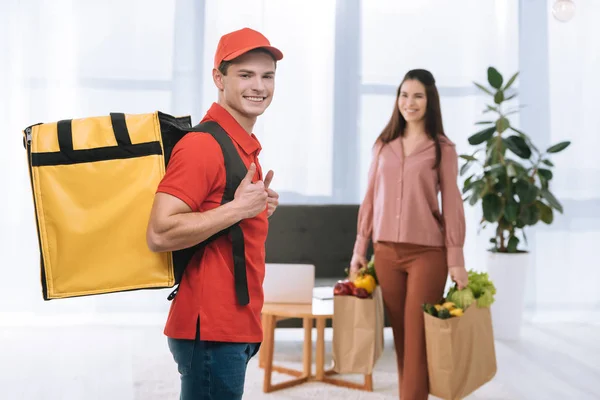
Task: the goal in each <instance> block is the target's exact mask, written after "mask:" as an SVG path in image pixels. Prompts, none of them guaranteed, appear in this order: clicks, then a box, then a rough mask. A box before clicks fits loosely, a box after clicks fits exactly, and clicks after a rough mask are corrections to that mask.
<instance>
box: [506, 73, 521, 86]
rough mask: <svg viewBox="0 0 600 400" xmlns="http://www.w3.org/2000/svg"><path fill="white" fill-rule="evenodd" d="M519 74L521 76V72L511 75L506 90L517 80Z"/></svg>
mask: <svg viewBox="0 0 600 400" xmlns="http://www.w3.org/2000/svg"><path fill="white" fill-rule="evenodd" d="M517 76H519V72H516V73H515V74H514V75H513V76H511V77H510V79H509V80H508V82H506V85H505V86H504V90H506V89H508V88H509V87H510V86H511V85H512V84H513V83H514V82H515V79H517Z"/></svg>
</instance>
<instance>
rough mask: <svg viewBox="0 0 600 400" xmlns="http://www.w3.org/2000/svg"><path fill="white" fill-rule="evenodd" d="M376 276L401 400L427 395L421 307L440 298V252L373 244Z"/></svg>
mask: <svg viewBox="0 0 600 400" xmlns="http://www.w3.org/2000/svg"><path fill="white" fill-rule="evenodd" d="M374 250H375V272H376V273H377V277H378V280H379V284H380V286H381V291H382V294H383V301H384V303H385V308H386V311H387V315H388V318H389V320H390V324H391V325H392V331H393V333H394V345H395V348H396V358H397V362H398V378H399V388H400V398H401V399H402V400H426V399H427V398H428V396H429V381H428V372H427V354H426V350H425V327H424V319H423V309H422V308H421V307H422V304H423V303H436V302H438V301H439V300H440V299H441V298H442V296H443V295H444V287H445V285H446V279H447V276H448V266H447V263H446V251H445V249H444V248H443V247H429V246H420V245H415V244H408V243H390V242H379V243H375V244H374Z"/></svg>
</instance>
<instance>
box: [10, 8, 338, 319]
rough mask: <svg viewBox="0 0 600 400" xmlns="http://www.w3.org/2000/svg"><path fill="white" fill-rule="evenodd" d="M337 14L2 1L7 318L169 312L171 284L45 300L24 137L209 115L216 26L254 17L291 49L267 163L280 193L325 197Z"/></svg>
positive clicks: (261, 130)
mask: <svg viewBox="0 0 600 400" xmlns="http://www.w3.org/2000/svg"><path fill="white" fill-rule="evenodd" d="M309 3H310V2H309ZM315 7H318V9H319V12H318V13H314V12H313V11H311V10H314V9H315ZM334 20H335V1H333V0H326V1H325V0H313V1H312V4H307V2H306V1H300V0H298V1H296V0H294V1H286V2H281V1H276V0H264V1H263V0H252V1H246V0H245V1H241V0H227V1H223V0H220V1H217V0H207V1H196V0H177V1H176V0H170V1H152V2H150V3H149V2H147V1H141V0H127V1H117V0H110V1H103V2H97V1H92V0H83V1H82V0H52V1H50V0H19V1H16V0H7V1H3V2H2V3H0V38H1V39H2V40H0V46H1V47H0V49H1V50H2V51H1V52H0V56H1V57H2V58H1V59H0V93H1V96H0V117H1V118H0V120H1V121H2V124H3V125H2V131H0V138H1V139H2V143H3V149H4V154H3V155H2V157H0V174H1V175H0V177H1V181H0V182H1V184H2V188H3V190H2V196H1V197H0V221H2V223H1V227H0V254H2V256H3V257H2V261H1V262H0V270H1V271H2V279H1V280H0V316H2V315H3V316H5V318H0V321H2V323H11V322H10V321H15V323H24V322H27V321H29V322H32V321H33V322H35V321H39V320H40V319H44V318H48V319H52V320H53V321H56V320H57V318H58V317H59V316H61V315H62V316H67V317H69V318H70V320H71V321H73V320H75V319H77V320H78V321H86V320H89V319H94V320H97V319H102V318H104V317H106V316H111V318H113V319H114V316H115V313H117V312H118V313H121V314H122V313H131V314H132V315H126V316H124V317H121V318H133V317H135V318H137V319H141V320H148V319H149V320H152V321H163V320H164V318H165V315H166V314H165V313H166V310H167V309H168V306H169V302H167V301H166V295H167V294H168V292H169V290H162V291H139V292H131V293H119V294H112V295H105V296H91V297H83V298H74V299H65V300H54V301H50V302H44V301H43V300H42V295H41V285H40V278H39V276H40V270H39V250H38V242H37V236H36V231H35V220H34V214H33V206H32V198H31V189H30V186H29V180H28V175H27V169H26V161H25V151H24V149H23V146H22V142H21V140H22V137H21V131H22V130H23V129H24V128H25V127H26V126H28V125H31V124H33V123H37V122H51V121H56V120H60V119H65V118H81V117H86V116H93V115H104V114H107V113H109V112H113V111H120V112H126V113H145V112H152V111H154V110H161V111H163V112H167V113H172V114H176V115H182V114H187V115H191V116H192V117H193V119H194V121H195V122H199V120H200V118H202V116H203V115H204V113H205V111H206V110H207V109H208V108H209V107H210V105H211V103H212V102H213V101H215V100H216V94H217V92H216V89H215V88H214V84H213V82H212V76H211V70H212V66H213V61H212V60H213V56H214V51H215V49H216V46H217V42H218V40H219V37H220V36H221V35H222V34H224V33H226V32H228V31H231V30H235V29H240V28H242V27H245V26H247V27H251V28H254V29H257V30H260V31H261V32H263V33H264V34H265V35H266V36H267V37H268V38H269V39H270V40H271V42H272V43H273V45H275V46H278V47H280V48H281V49H282V50H283V52H284V54H285V58H284V60H282V61H281V63H280V67H279V70H278V73H277V75H278V77H277V89H276V94H275V99H274V101H273V103H272V106H271V107H270V109H269V110H268V111H267V112H266V113H265V115H264V117H263V118H261V119H260V122H259V123H258V124H257V126H256V127H255V132H256V133H257V136H258V137H259V138H260V140H261V142H262V145H263V147H264V151H263V153H262V154H261V155H262V157H261V163H262V164H263V167H264V168H266V169H273V170H274V171H275V178H274V180H273V187H274V188H275V189H276V190H278V191H290V192H296V193H300V194H302V195H306V196H329V195H330V194H331V179H332V177H331V175H332V163H331V152H332V133H331V132H332V109H333V83H332V82H333V78H332V77H333V62H332V59H333V53H334V51H333V45H334V27H335V24H334V22H335V21H334ZM307 23H309V25H310V28H309V29H307ZM73 316H76V318H73Z"/></svg>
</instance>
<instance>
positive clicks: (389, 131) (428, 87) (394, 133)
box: [377, 69, 446, 168]
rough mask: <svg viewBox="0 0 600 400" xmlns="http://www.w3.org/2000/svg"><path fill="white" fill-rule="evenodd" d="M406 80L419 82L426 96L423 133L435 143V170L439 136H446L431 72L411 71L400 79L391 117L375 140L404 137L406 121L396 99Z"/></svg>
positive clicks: (437, 163) (423, 70) (438, 154)
mask: <svg viewBox="0 0 600 400" xmlns="http://www.w3.org/2000/svg"><path fill="white" fill-rule="evenodd" d="M408 80H417V81H419V82H421V83H422V84H423V86H425V95H426V96H427V108H426V109H425V132H426V133H427V136H429V137H430V138H431V139H432V140H433V142H434V143H435V165H434V166H433V168H437V167H439V165H440V161H441V159H442V150H441V147H440V139H439V135H442V136H446V134H445V133H444V125H443V123H442V112H441V107H440V95H439V93H438V90H437V87H436V86H435V78H434V77H433V75H432V74H431V72H429V71H427V70H425V69H413V70H410V71H408V72H407V73H406V75H404V79H402V82H400V85H399V86H398V90H397V92H396V101H394V110H393V111H392V117H391V118H390V121H389V122H388V123H387V125H386V127H385V128H384V129H383V131H382V132H381V134H380V135H379V137H378V138H377V140H378V141H381V142H383V143H388V142H391V141H392V140H394V139H396V138H397V137H398V136H404V129H405V128H406V120H405V119H404V117H403V116H402V114H401V113H400V110H399V109H398V98H399V97H400V89H401V88H402V84H403V83H404V82H406V81H408Z"/></svg>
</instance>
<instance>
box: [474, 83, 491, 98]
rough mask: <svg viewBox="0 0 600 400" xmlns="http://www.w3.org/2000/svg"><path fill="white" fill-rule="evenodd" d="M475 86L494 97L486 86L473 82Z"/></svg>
mask: <svg viewBox="0 0 600 400" xmlns="http://www.w3.org/2000/svg"><path fill="white" fill-rule="evenodd" d="M473 83H474V84H475V86H477V87H478V88H479V89H481V90H483V91H484V92H486V93H487V94H489V95H490V96H493V95H494V94H493V93H492V92H491V91H490V90H489V89H488V88H486V87H485V86H483V85H481V84H479V83H477V82H473Z"/></svg>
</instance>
